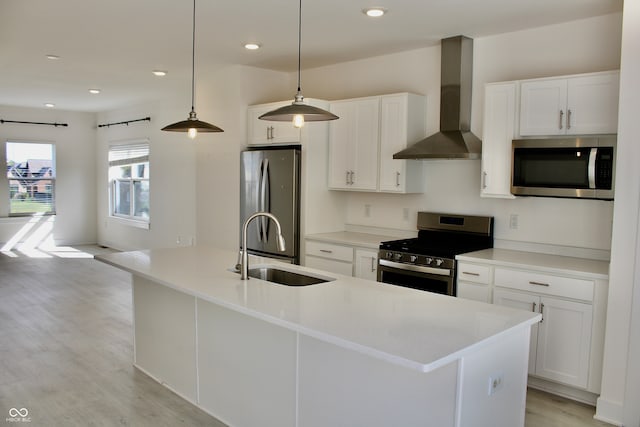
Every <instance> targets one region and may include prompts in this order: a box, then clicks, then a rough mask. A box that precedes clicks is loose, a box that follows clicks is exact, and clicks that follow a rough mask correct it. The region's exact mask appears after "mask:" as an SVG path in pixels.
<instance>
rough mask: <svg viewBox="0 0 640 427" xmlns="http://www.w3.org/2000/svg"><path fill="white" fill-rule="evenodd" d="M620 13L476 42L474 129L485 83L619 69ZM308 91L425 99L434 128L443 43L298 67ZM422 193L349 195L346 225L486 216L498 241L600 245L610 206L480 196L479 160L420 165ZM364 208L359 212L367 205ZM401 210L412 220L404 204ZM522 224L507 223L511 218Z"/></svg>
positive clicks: (606, 243)
mask: <svg viewBox="0 0 640 427" xmlns="http://www.w3.org/2000/svg"><path fill="white" fill-rule="evenodd" d="M620 26H621V14H612V15H607V16H602V17H598V18H591V19H586V20H580V21H575V22H570V23H566V24H561V25H553V26H548V27H544V28H537V29H532V30H526V31H519V32H514V33H509V34H502V35H497V36H491V37H485V38H478V39H475V40H474V81H473V110H472V123H471V127H472V130H473V131H474V132H475V133H476V134H477V135H479V136H481V135H482V105H483V103H484V94H483V91H484V84H485V83H488V82H494V81H503V80H512V79H525V78H535V77H542V76H552V75H561V74H572V73H581V72H593V71H602V70H610V69H617V68H619V62H620V52H619V51H620V33H621V29H620ZM303 73H304V82H305V87H304V90H305V94H306V95H307V96H314V97H320V98H325V99H340V98H350V97H357V96H363V95H375V94H384V93H391V92H400V91H408V92H416V93H422V94H425V95H427V102H428V106H427V133H428V134H431V133H433V132H435V131H437V130H438V126H439V110H440V107H439V102H440V47H439V46H436V47H430V48H424V49H418V50H413V51H408V52H403V53H397V54H394V55H387V56H381V57H376V58H369V59H365V60H359V61H353V62H348V63H343V64H337V65H331V66H327V67H321V68H316V69H311V70H304V71H303ZM426 170H427V172H426V191H425V193H424V194H423V195H411V196H406V195H378V194H367V193H360V194H359V193H353V194H352V195H351V196H350V197H349V199H348V207H347V221H348V222H349V223H351V224H357V225H367V226H375V227H390V228H398V229H405V230H414V229H415V218H416V214H417V211H419V210H437V211H448V212H459V213H477V214H488V215H493V216H495V218H496V238H497V239H503V240H506V241H526V242H535V243H543V244H551V245H558V246H578V247H582V248H592V249H597V250H603V251H607V250H608V249H609V248H610V240H611V222H612V212H613V203H612V202H604V201H592V200H566V199H564V200H560V199H547V198H518V199H516V200H493V199H482V198H480V196H479V192H480V165H479V161H473V160H471V161H470V160H466V161H456V160H453V161H451V160H446V161H438V160H436V161H426ZM365 204H368V205H370V206H371V216H370V217H365V215H364V205H365ZM405 208H408V209H409V212H410V215H409V220H408V221H406V220H404V219H403V218H404V216H403V209H405ZM512 213H513V214H517V215H518V219H519V221H518V223H519V227H518V229H516V230H512V229H509V228H508V224H509V216H510V214H512Z"/></svg>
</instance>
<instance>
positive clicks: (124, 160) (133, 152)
mask: <svg viewBox="0 0 640 427" xmlns="http://www.w3.org/2000/svg"><path fill="white" fill-rule="evenodd" d="M148 161H149V143H148V142H136V143H131V144H113V145H110V146H109V166H122V165H130V164H133V163H144V162H148Z"/></svg>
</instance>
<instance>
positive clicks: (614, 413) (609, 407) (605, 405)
mask: <svg viewBox="0 0 640 427" xmlns="http://www.w3.org/2000/svg"><path fill="white" fill-rule="evenodd" d="M623 413H624V408H623V407H622V403H620V402H612V401H610V400H606V399H603V398H602V396H601V397H599V398H598V404H597V405H596V414H595V415H594V416H593V418H595V419H596V420H598V421H602V422H605V423H609V424H613V425H614V426H618V427H622V421H621V420H622V416H623Z"/></svg>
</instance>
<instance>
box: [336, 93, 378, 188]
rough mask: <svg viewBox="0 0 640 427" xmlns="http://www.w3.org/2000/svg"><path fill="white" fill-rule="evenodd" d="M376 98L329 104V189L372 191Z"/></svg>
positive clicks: (375, 173) (375, 175)
mask: <svg viewBox="0 0 640 427" xmlns="http://www.w3.org/2000/svg"><path fill="white" fill-rule="evenodd" d="M379 105H380V98H378V97H375V98H363V99H353V100H345V101H338V102H335V103H331V105H330V110H331V112H332V113H334V114H336V115H338V116H339V117H340V119H338V120H334V121H332V122H331V123H330V124H329V188H333V189H338V190H366V191H375V190H376V187H377V184H378V182H377V181H378V141H379V134H378V116H379V113H380V108H379Z"/></svg>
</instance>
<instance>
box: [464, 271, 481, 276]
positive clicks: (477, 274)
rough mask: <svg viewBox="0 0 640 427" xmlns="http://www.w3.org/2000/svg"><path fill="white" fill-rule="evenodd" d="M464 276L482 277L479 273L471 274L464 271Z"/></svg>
mask: <svg viewBox="0 0 640 427" xmlns="http://www.w3.org/2000/svg"><path fill="white" fill-rule="evenodd" d="M462 274H466V275H469V276H480V274H479V273H471V272H469V271H463V272H462Z"/></svg>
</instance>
